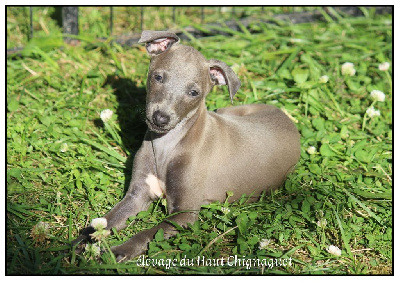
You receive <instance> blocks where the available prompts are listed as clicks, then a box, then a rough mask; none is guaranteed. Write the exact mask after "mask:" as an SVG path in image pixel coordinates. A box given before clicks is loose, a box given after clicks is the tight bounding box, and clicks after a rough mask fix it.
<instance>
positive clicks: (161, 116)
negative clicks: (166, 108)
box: [153, 111, 170, 127]
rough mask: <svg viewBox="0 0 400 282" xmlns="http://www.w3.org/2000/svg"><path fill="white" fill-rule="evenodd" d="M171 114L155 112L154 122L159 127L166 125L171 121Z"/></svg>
mask: <svg viewBox="0 0 400 282" xmlns="http://www.w3.org/2000/svg"><path fill="white" fill-rule="evenodd" d="M169 119H170V118H169V116H168V115H167V114H165V113H163V112H161V111H155V112H154V113H153V123H154V124H155V125H157V126H158V127H164V126H166V125H167V124H168V123H169Z"/></svg>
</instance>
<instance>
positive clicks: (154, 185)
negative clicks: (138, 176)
mask: <svg viewBox="0 0 400 282" xmlns="http://www.w3.org/2000/svg"><path fill="white" fill-rule="evenodd" d="M145 182H146V184H147V185H149V188H150V192H152V193H153V194H154V195H156V196H157V197H161V196H162V194H163V193H164V191H163V187H161V185H162V186H164V183H163V182H162V181H161V180H160V179H158V178H157V177H156V176H155V175H153V174H149V175H148V176H147V177H146V180H145Z"/></svg>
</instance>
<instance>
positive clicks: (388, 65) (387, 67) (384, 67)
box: [379, 62, 390, 71]
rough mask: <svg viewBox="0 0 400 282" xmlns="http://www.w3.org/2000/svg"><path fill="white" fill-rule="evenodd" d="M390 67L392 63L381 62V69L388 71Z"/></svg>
mask: <svg viewBox="0 0 400 282" xmlns="http://www.w3.org/2000/svg"><path fill="white" fill-rule="evenodd" d="M389 67H390V63H388V62H384V63H382V64H379V70H381V71H387V70H388V69H389Z"/></svg>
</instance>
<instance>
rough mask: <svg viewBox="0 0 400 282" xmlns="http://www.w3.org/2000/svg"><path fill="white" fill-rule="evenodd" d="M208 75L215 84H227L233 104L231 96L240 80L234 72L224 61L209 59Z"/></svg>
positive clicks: (233, 94)
mask: <svg viewBox="0 0 400 282" xmlns="http://www.w3.org/2000/svg"><path fill="white" fill-rule="evenodd" d="M209 64H210V77H211V80H212V81H213V82H214V84H215V85H228V91H229V96H230V97H231V102H232V104H233V96H235V94H236V92H237V91H238V89H239V88H240V80H239V78H238V77H237V75H236V74H235V72H234V71H233V70H232V69H231V68H230V67H229V66H228V65H227V64H225V63H224V62H221V61H218V60H213V59H211V60H210V61H209Z"/></svg>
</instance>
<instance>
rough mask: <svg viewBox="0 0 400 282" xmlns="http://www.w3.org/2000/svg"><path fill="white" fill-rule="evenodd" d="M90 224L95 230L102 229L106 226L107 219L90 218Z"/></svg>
mask: <svg viewBox="0 0 400 282" xmlns="http://www.w3.org/2000/svg"><path fill="white" fill-rule="evenodd" d="M90 226H92V227H93V228H94V229H96V230H103V229H104V228H106V227H107V219H105V218H104V217H100V218H95V219H92V222H91V223H90Z"/></svg>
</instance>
